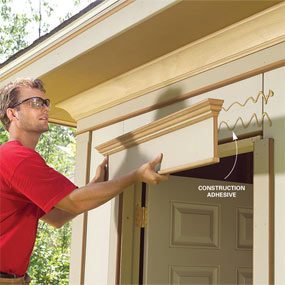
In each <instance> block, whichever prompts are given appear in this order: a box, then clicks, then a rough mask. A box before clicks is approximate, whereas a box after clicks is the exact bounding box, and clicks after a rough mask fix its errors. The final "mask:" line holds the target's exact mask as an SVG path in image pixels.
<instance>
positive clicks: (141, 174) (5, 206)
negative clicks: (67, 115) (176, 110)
mask: <svg viewBox="0 0 285 285" xmlns="http://www.w3.org/2000/svg"><path fill="white" fill-rule="evenodd" d="M0 96H1V97H0V98H1V102H0V119H1V121H2V123H3V125H4V127H5V128H6V129H7V130H8V132H9V137H10V139H9V142H7V143H5V144H4V145H2V146H0V187H1V189H0V199H1V200H0V203H1V205H0V272H1V273H0V284H27V283H29V281H30V280H29V277H28V275H27V274H26V271H27V268H28V265H29V261H30V256H31V253H32V249H33V246H34V242H35V238H36V231H37V225H38V220H39V219H41V220H43V221H45V222H47V223H49V224H51V225H53V226H54V227H56V228H59V227H61V226H62V225H63V224H65V223H66V222H68V221H70V220H71V219H73V218H74V217H76V216H77V215H78V214H81V213H83V212H86V211H88V210H91V209H94V208H96V207H98V206H100V205H102V204H103V203H105V202H107V201H109V200H110V199H112V198H113V197H115V196H116V195H118V194H119V193H121V192H122V191H123V190H124V189H125V188H127V187H128V186H130V185H132V184H133V183H136V182H145V183H151V184H157V183H159V182H160V181H163V180H166V179H167V176H163V175H159V174H157V173H156V172H155V170H154V169H155V166H156V165H157V164H159V163H160V162H161V160H162V155H160V156H158V157H157V158H156V159H155V160H153V161H151V162H148V163H146V164H144V165H142V166H141V167H140V168H139V169H136V170H134V171H133V172H131V173H129V174H127V175H125V176H122V177H120V178H117V179H114V180H110V181H104V176H105V168H106V166H107V159H106V158H105V159H104V161H103V162H102V164H101V165H100V166H99V167H98V168H97V171H96V176H95V177H94V179H93V180H92V181H91V182H90V183H89V184H87V185H86V186H84V187H81V188H77V187H76V186H75V185H74V184H73V183H72V182H70V181H69V180H68V179H67V178H65V177H64V176H63V175H61V174H59V173H58V172H57V171H55V170H54V169H52V168H50V167H48V166H47V165H46V163H45V161H44V160H43V158H42V157H41V156H40V155H39V154H38V153H37V152H36V151H35V147H36V145H37V143H38V140H39V138H40V136H41V134H42V133H44V132H46V131H48V113H49V109H50V101H49V99H47V98H46V96H45V89H44V87H43V84H42V82H41V81H40V80H38V79H36V80H31V79H21V80H17V81H15V82H12V83H9V84H7V85H6V86H4V87H3V88H2V89H0Z"/></svg>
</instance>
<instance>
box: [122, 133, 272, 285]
mask: <svg viewBox="0 0 285 285" xmlns="http://www.w3.org/2000/svg"><path fill="white" fill-rule="evenodd" d="M237 144H238V152H239V154H242V153H248V152H253V157H254V158H253V159H254V169H253V217H254V218H253V284H256V285H257V284H274V169H273V165H274V164H273V154H274V153H273V151H274V150H273V146H274V141H273V139H272V138H266V139H262V138H261V136H256V137H251V138H246V139H242V140H238V141H237ZM235 153H236V144H235V142H229V143H224V144H220V145H219V157H220V158H222V157H227V156H232V155H235ZM141 187H142V186H141V185H139V184H137V185H135V186H134V187H132V188H131V189H129V190H127V191H125V192H124V193H123V199H122V203H123V205H124V206H123V211H122V216H121V221H120V222H121V225H122V228H121V229H122V236H121V256H120V260H121V262H120V264H121V266H120V270H119V272H120V273H119V275H120V276H119V283H120V284H138V280H139V270H140V268H139V266H140V264H139V258H140V230H141V229H140V228H139V227H138V226H136V209H137V207H139V206H140V205H141V195H140V193H141ZM124 264H129V265H130V264H132V266H123V265H124Z"/></svg>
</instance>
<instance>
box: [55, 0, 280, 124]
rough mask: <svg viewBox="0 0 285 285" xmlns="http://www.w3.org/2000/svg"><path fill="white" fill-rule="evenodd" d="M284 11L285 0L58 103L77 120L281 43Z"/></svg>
mask: <svg viewBox="0 0 285 285" xmlns="http://www.w3.org/2000/svg"><path fill="white" fill-rule="evenodd" d="M284 14H285V3H284V2H282V3H280V4H278V5H275V6H273V7H272V8H270V9H267V10H265V11H263V12H261V13H258V14H256V15H253V16H252V17H249V18H247V19H245V20H243V21H240V22H238V23H236V24H234V25H231V26H229V27H226V28H225V29H223V30H220V31H218V32H216V33H213V34H211V35H209V36H206V37H204V38H202V39H200V40H198V41H195V42H193V43H191V44H189V45H187V46H185V47H183V48H181V49H178V50H176V51H174V52H171V53H169V54H167V55H166V56H163V57H160V58H158V59H157V60H154V61H152V62H150V63H148V64H145V65H143V66H141V67H139V68H136V69H134V70H132V71H130V72H128V73H125V74H123V75H121V76H118V77H116V78H114V79H111V80H109V81H107V82H104V83H102V84H100V85H98V86H96V87H94V88H91V89H89V90H87V91H85V92H83V93H81V94H78V95H76V96H74V97H72V98H69V99H67V100H65V101H63V102H61V103H59V104H58V105H57V106H58V107H60V108H63V109H65V110H66V111H68V112H69V113H70V114H71V116H72V117H73V118H74V119H75V120H80V119H82V118H85V117H87V116H89V115H91V114H94V113H98V112H101V111H103V110H106V109H108V108H111V107H113V106H116V105H118V104H121V103H123V102H126V101H129V100H131V99H134V98H136V97H139V96H142V95H144V94H146V93H149V92H151V91H154V90H157V89H159V88H162V87H165V86H167V85H170V84H173V83H175V82H177V81H180V80H183V79H185V78H188V77H191V76H194V75H197V74H200V73H202V72H205V71H207V70H209V69H212V68H215V67H218V66H220V65H223V64H226V63H228V62H231V61H234V60H237V59H239V58H241V57H245V56H247V55H250V54H252V53H255V52H257V51H260V50H262V49H265V48H268V47H271V46H273V45H276V44H278V43H282V42H284V41H285V34H284V31H285V18H284ZM233 35H234V37H233ZM229 43H230V44H229ZM221 47H223V48H221ZM189 63H191V64H189ZM142 78H143V80H142ZM94 94H96V96H94ZM89 102H92V104H90V103H89Z"/></svg>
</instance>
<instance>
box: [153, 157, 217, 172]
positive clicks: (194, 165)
mask: <svg viewBox="0 0 285 285" xmlns="http://www.w3.org/2000/svg"><path fill="white" fill-rule="evenodd" d="M218 162H220V159H219V158H218V157H213V158H209V159H204V160H200V161H196V162H192V163H189V164H185V165H180V166H178V167H172V168H166V169H164V170H162V171H158V173H159V174H171V173H175V172H178V171H183V170H185V169H187V170H189V169H192V168H198V167H202V166H207V165H210V164H215V163H218Z"/></svg>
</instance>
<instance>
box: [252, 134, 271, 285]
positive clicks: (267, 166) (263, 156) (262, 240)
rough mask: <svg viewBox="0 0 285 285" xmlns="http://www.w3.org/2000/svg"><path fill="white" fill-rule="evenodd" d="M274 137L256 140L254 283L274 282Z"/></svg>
mask: <svg viewBox="0 0 285 285" xmlns="http://www.w3.org/2000/svg"><path fill="white" fill-rule="evenodd" d="M273 144H274V141H273V139H271V138H269V139H263V140H257V141H256V142H255V143H254V180H253V185H254V197H253V198H254V199H253V201H254V205H253V207H254V225H253V228H254V231H253V284H256V285H258V284H270V285H273V284H274V164H273V157H274V153H273V151H274V150H273Z"/></svg>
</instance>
